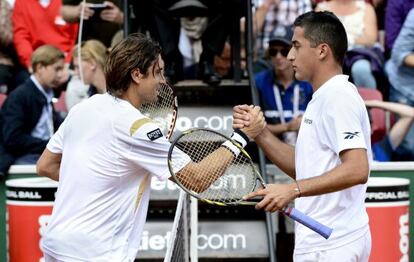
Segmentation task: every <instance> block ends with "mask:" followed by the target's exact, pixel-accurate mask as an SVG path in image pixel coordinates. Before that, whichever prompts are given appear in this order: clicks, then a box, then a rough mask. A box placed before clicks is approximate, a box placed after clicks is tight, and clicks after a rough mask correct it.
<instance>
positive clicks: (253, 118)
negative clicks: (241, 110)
mask: <svg viewBox="0 0 414 262" xmlns="http://www.w3.org/2000/svg"><path fill="white" fill-rule="evenodd" d="M246 110H247V115H248V116H249V125H245V127H243V128H242V129H241V131H243V132H244V133H245V134H246V135H247V136H248V137H249V138H251V139H255V138H256V136H258V135H259V134H260V133H262V131H263V129H264V128H265V127H266V121H265V118H264V115H263V112H262V110H261V108H260V106H249V107H247V108H246Z"/></svg>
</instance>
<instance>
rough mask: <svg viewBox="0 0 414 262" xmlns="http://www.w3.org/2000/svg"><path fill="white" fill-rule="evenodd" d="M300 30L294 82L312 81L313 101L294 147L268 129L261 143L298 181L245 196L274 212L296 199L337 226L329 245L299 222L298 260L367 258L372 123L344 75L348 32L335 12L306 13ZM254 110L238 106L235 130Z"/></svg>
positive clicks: (302, 207) (307, 210)
mask: <svg viewBox="0 0 414 262" xmlns="http://www.w3.org/2000/svg"><path fill="white" fill-rule="evenodd" d="M294 26H295V29H294V35H293V38H292V44H293V46H292V48H291V50H290V52H289V54H288V59H289V60H290V61H291V62H292V65H293V68H294V70H295V77H296V79H298V80H305V81H309V82H310V83H311V84H312V87H313V91H314V93H313V96H312V100H311V101H310V103H309V104H308V107H307V109H306V111H305V114H304V115H303V119H302V123H301V126H300V129H299V134H298V140H297V143H296V147H293V146H290V145H287V144H284V143H283V142H281V141H280V140H279V139H278V138H276V137H275V136H274V135H272V133H271V132H270V131H269V130H268V129H267V128H265V129H264V130H263V132H261V134H259V135H258V136H257V137H256V139H255V141H256V143H257V144H258V145H259V146H260V147H261V148H262V149H263V150H264V152H265V154H266V155H267V157H268V158H269V159H270V160H271V161H272V162H273V163H275V164H276V165H277V166H279V167H280V168H281V169H282V170H283V171H284V172H285V173H286V174H288V175H289V176H291V177H292V178H294V179H296V182H293V183H291V184H287V185H281V184H272V185H269V186H268V187H267V188H266V189H262V190H258V191H256V192H254V193H251V194H249V195H248V196H246V198H251V197H255V196H262V197H264V199H263V200H262V201H261V202H260V203H258V204H257V205H256V208H257V209H264V210H265V211H270V212H274V211H277V210H280V209H282V208H283V207H285V206H286V205H287V204H288V203H289V202H291V201H293V200H295V207H296V208H298V209H299V210H301V211H302V212H304V213H305V214H307V215H309V216H310V217H312V218H314V219H316V220H318V221H319V222H320V223H322V224H325V225H327V226H329V227H332V228H333V232H332V235H331V237H330V238H329V239H327V240H325V239H324V238H323V237H321V236H320V235H318V234H317V233H315V232H313V231H312V230H309V229H308V228H306V227H304V226H302V225H301V224H299V223H296V224H295V251H294V261H298V262H301V261H318V262H328V261H329V262H330V261H336V262H341V261H344V262H345V261H346V262H348V261H368V258H369V255H370V252H371V235H370V230H369V225H368V215H367V213H366V210H365V206H364V201H365V191H366V183H367V180H368V177H369V162H370V160H371V159H372V156H371V148H370V145H371V142H370V124H369V119H368V114H367V111H366V108H365V105H364V102H363V100H362V98H361V97H360V96H359V94H358V92H357V89H356V87H355V86H354V85H353V84H352V83H350V82H349V81H348V76H346V75H343V74H342V61H343V59H344V55H345V52H346V50H347V36H346V32H345V29H344V27H343V25H342V24H341V22H340V21H339V19H338V18H337V17H336V16H335V15H334V14H332V13H330V12H308V13H305V14H303V15H301V16H299V17H298V18H297V19H296V21H295V23H294ZM249 111H250V107H249V106H247V105H241V106H236V107H235V108H234V114H233V116H234V118H235V119H234V127H235V128H241V127H244V126H247V125H249V121H251V120H253V119H254V117H253V116H250V115H249V114H248V113H246V112H249Z"/></svg>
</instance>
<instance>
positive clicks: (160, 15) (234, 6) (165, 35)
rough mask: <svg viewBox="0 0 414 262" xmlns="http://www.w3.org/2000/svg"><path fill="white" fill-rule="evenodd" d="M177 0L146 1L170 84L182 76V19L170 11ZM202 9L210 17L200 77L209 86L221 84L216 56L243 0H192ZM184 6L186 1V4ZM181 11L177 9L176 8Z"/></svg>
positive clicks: (237, 14) (201, 57)
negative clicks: (180, 41)
mask: <svg viewBox="0 0 414 262" xmlns="http://www.w3.org/2000/svg"><path fill="white" fill-rule="evenodd" d="M177 2H178V0H169V1H167V0H153V1H147V2H145V3H146V4H147V5H145V6H146V8H147V9H146V10H151V12H149V14H150V17H148V21H149V24H150V32H151V35H152V36H153V37H154V38H155V39H157V40H158V41H159V42H160V44H161V46H162V50H163V59H164V60H165V64H166V68H165V76H166V77H167V79H168V80H169V82H171V83H175V82H177V81H179V80H181V79H182V75H183V73H182V68H183V62H182V59H183V58H182V55H181V53H180V50H179V48H178V47H179V45H178V44H179V35H180V20H179V19H176V17H174V15H173V14H172V13H171V12H170V11H169V9H170V8H171V7H174V5H175V4H177ZM192 2H193V3H194V4H195V5H197V6H196V8H199V7H200V6H203V7H204V8H205V9H206V10H207V11H206V16H208V23H207V26H206V28H205V30H204V32H203V34H202V36H201V45H202V52H201V54H200V59H199V63H198V70H197V71H198V78H199V79H201V80H203V82H205V83H207V84H209V85H218V84H219V83H220V81H221V77H220V75H219V74H217V72H216V70H215V69H214V57H215V56H216V55H218V56H220V55H221V54H222V51H223V48H224V45H225V42H226V39H227V37H228V35H229V33H230V30H231V26H232V24H233V23H234V19H235V18H237V17H238V18H240V17H241V15H242V14H244V13H245V12H244V10H245V8H244V5H240V3H241V2H240V0H214V1H213V0H200V1H192ZM183 4H184V5H183V6H182V7H183V8H184V7H185V4H186V3H183ZM176 12H177V13H178V11H176Z"/></svg>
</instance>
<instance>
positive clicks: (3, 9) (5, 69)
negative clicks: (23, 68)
mask: <svg viewBox="0 0 414 262" xmlns="http://www.w3.org/2000/svg"><path fill="white" fill-rule="evenodd" d="M11 14H12V9H11V6H10V5H9V3H8V2H7V0H0V93H8V92H9V91H11V89H13V88H14V86H15V83H14V82H15V81H14V77H15V76H14V75H15V63H16V60H15V59H14V57H15V51H14V47H13V29H12V22H11Z"/></svg>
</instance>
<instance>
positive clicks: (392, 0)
mask: <svg viewBox="0 0 414 262" xmlns="http://www.w3.org/2000/svg"><path fill="white" fill-rule="evenodd" d="M413 7H414V0H387V8H386V9H385V51H386V54H390V53H391V50H392V47H393V46H394V42H395V39H396V38H397V36H398V34H399V33H400V30H401V27H402V25H403V24H404V21H405V18H406V17H407V14H408V12H410V10H411V8H413ZM387 57H388V55H387Z"/></svg>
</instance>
